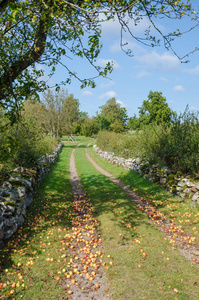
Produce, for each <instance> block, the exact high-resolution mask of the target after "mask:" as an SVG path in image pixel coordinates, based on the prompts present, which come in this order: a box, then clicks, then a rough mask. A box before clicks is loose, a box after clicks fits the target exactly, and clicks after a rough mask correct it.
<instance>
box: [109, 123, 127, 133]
mask: <svg viewBox="0 0 199 300" xmlns="http://www.w3.org/2000/svg"><path fill="white" fill-rule="evenodd" d="M110 130H111V131H113V132H116V133H121V132H123V131H124V130H125V128H124V125H123V124H122V123H121V122H120V121H119V120H115V122H113V123H112V124H111V125H110Z"/></svg>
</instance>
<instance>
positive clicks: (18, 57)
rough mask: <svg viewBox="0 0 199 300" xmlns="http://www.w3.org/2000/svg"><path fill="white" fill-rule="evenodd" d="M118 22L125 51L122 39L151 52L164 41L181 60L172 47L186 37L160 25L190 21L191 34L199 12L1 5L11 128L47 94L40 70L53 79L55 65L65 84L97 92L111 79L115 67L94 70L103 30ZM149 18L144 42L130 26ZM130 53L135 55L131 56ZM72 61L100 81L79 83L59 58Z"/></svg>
mask: <svg viewBox="0 0 199 300" xmlns="http://www.w3.org/2000/svg"><path fill="white" fill-rule="evenodd" d="M116 18H117V19H118V21H119V23H120V25H121V47H122V48H123V50H124V42H123V35H124V32H128V33H129V34H130V36H131V37H132V38H133V39H136V41H138V42H141V43H144V44H147V45H151V46H156V45H158V44H159V43H160V40H161V39H162V40H163V42H164V45H165V47H166V48H167V49H171V50H172V51H173V52H174V53H175V54H176V55H177V53H176V52H175V50H174V49H173V48H172V42H173V40H174V38H175V37H178V36H181V35H182V34H183V32H181V31H180V30H179V29H177V28H176V29H175V30H174V31H173V32H168V33H163V32H162V31H161V29H160V28H159V27H158V25H157V24H158V23H159V19H160V18H168V19H169V20H170V19H173V20H175V19H178V20H181V19H184V20H185V21H186V20H187V19H190V20H191V28H190V30H191V29H193V28H195V27H196V26H198V12H197V11H196V9H194V8H193V7H192V1H190V0H184V1H181V0H175V1H173V0H151V1H147V0H117V1H116V0H108V1H105V0H98V1H93V0H84V1H83V0H74V1H71V0H68V1H66V0H23V1H19V0H0V24H1V25H0V40H1V47H0V101H1V102H0V104H1V106H2V107H3V108H4V109H6V110H7V114H8V116H9V118H10V120H11V122H12V123H14V122H16V121H17V120H18V118H19V115H18V110H19V108H20V106H21V104H22V103H23V101H24V99H26V98H27V97H29V96H32V95H34V94H37V93H38V92H41V91H43V90H44V89H45V88H46V82H44V81H43V80H42V75H43V70H42V68H41V66H38V64H39V65H41V64H45V65H47V66H48V67H50V68H51V75H52V74H53V73H54V72H55V68H56V65H57V64H58V63H61V64H62V65H63V67H64V68H65V70H66V71H67V72H66V73H67V74H68V76H66V78H64V79H63V82H61V84H66V83H70V81H71V77H76V78H77V79H78V80H80V82H81V86H82V87H85V86H87V85H89V86H91V87H94V86H95V81H94V80H95V78H96V77H98V76H107V74H108V72H111V70H112V66H111V63H110V62H109V63H108V64H107V65H106V67H105V68H101V67H100V66H97V65H96V58H97V57H98V55H99V53H100V50H101V48H102V45H101V43H100V37H101V25H102V23H103V22H106V21H108V20H110V19H116ZM145 18H148V19H149V21H150V24H151V27H149V28H148V30H147V31H146V32H145V36H144V38H143V37H139V36H138V37H137V36H135V35H134V34H133V28H131V27H130V25H129V24H131V23H129V20H130V19H131V20H132V21H133V23H134V24H135V25H137V24H139V23H140V22H142V21H143V20H144V19H145ZM150 28H153V29H155V31H156V32H157V35H156V36H153V35H152V34H151V32H150ZM195 50H198V49H193V51H195ZM124 51H125V50H124ZM193 51H192V52H193ZM126 52H127V54H129V55H131V54H132V52H131V51H130V50H127V51H126ZM187 54H188V53H187ZM73 56H79V57H82V58H83V57H84V58H86V59H87V60H88V62H89V63H90V64H91V65H92V66H93V67H94V69H95V70H96V75H95V76H94V77H93V78H88V79H85V78H80V77H79V76H78V73H77V70H71V69H69V68H68V66H67V65H66V64H63V63H62V61H61V57H66V58H72V57H73ZM185 57H186V55H185V56H184V57H182V58H180V57H179V58H180V59H184V58H185ZM57 87H58V86H57Z"/></svg>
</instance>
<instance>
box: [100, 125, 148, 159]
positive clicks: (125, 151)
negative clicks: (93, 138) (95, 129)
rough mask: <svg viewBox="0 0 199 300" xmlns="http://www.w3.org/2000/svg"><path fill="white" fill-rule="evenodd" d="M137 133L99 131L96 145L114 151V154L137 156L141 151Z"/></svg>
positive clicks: (104, 149)
mask: <svg viewBox="0 0 199 300" xmlns="http://www.w3.org/2000/svg"><path fill="white" fill-rule="evenodd" d="M139 144H140V139H139V138H138V136H137V135H132V136H131V135H127V134H126V135H125V134H120V133H115V132H108V131H100V132H99V133H98V135H97V145H98V146H99V147H100V149H101V150H103V151H109V152H114V154H115V155H118V156H122V157H125V158H128V157H139V156H140V155H141V153H140V151H142V148H141V146H140V145H139Z"/></svg>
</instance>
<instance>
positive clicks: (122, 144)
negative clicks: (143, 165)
mask: <svg viewBox="0 0 199 300" xmlns="http://www.w3.org/2000/svg"><path fill="white" fill-rule="evenodd" d="M97 145H98V146H99V147H100V148H101V149H102V150H104V151H111V152H114V153H115V155H119V156H123V157H126V158H127V157H140V158H141V160H142V161H144V162H146V161H149V163H150V164H157V163H159V164H160V165H162V166H163V165H167V166H168V167H170V168H171V169H172V170H173V171H174V172H181V173H182V174H190V175H191V176H193V177H194V176H199V119H198V113H193V112H190V111H189V110H188V108H187V109H186V110H185V112H184V113H182V114H180V115H179V116H177V115H176V116H175V117H174V118H173V123H172V125H171V126H170V127H166V126H164V125H157V124H150V125H147V126H145V127H144V128H143V130H142V131H141V132H136V133H134V134H133V135H132V136H129V135H122V134H116V133H113V132H100V133H99V134H98V139H97Z"/></svg>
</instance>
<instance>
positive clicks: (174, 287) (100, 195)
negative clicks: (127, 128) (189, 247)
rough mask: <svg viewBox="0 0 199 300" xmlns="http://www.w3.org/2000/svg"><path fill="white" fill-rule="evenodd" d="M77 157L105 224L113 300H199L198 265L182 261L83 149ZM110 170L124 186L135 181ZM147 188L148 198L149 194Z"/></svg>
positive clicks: (102, 228) (101, 229) (118, 170)
mask: <svg viewBox="0 0 199 300" xmlns="http://www.w3.org/2000/svg"><path fill="white" fill-rule="evenodd" d="M89 152H90V153H91V152H92V149H89ZM75 157H76V164H77V170H78V173H79V175H80V177H81V181H82V184H83V186H84V189H85V191H86V193H87V195H88V197H89V199H90V201H91V203H92V204H93V206H94V210H95V215H96V216H97V218H98V220H99V224H100V225H99V233H100V234H101V236H102V241H103V247H104V262H105V263H106V266H107V268H108V269H107V272H108V279H109V284H110V290H111V291H112V293H113V299H120V300H122V299H125V300H126V299H129V300H130V299H169V300H170V299H198V295H199V284H198V280H199V277H198V276H199V275H198V274H199V267H198V265H197V264H194V263H193V262H191V261H188V260H186V259H185V258H184V257H183V256H182V255H180V254H179V252H178V250H177V249H175V248H173V247H172V246H171V245H170V243H169V242H168V241H167V240H165V239H164V236H163V234H162V233H161V232H160V231H159V229H158V228H157V227H156V226H154V225H153V223H152V222H151V221H150V220H149V219H148V218H147V217H146V215H145V214H142V213H141V212H140V210H139V209H138V208H137V207H136V206H135V204H134V203H133V202H132V201H130V200H129V198H128V196H127V195H126V194H125V193H124V191H123V190H122V189H121V188H120V187H118V186H116V185H115V184H114V183H113V182H111V181H110V180H109V179H108V178H106V177H105V176H103V175H102V174H100V173H99V172H98V171H97V170H96V169H94V168H93V166H92V165H91V164H90V163H89V162H88V161H87V160H86V158H85V153H84V146H83V145H82V146H80V147H79V148H78V149H77V150H76V152H75ZM93 157H95V155H94V154H93ZM103 164H104V162H102V161H101V166H103ZM104 166H105V168H106V169H108V171H110V172H111V173H113V174H114V175H116V174H117V175H118V177H121V179H123V181H124V179H125V178H126V180H127V178H129V177H128V176H129V175H128V174H127V172H126V171H125V170H124V169H122V168H117V167H114V166H111V165H109V166H110V167H108V165H107V163H106V164H104ZM111 170H115V171H114V172H112V171H111ZM127 175H128V176H127ZM139 180H141V179H140V178H137V185H136V187H135V189H137V190H138V186H139ZM134 181H136V179H134ZM142 185H143V194H144V193H147V188H145V190H144V184H142ZM148 189H150V187H148ZM141 190H142V189H141ZM151 192H152V190H151ZM159 205H160V204H159ZM143 252H145V253H146V254H147V256H146V257H144V256H143ZM110 262H112V265H111V264H110Z"/></svg>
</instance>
